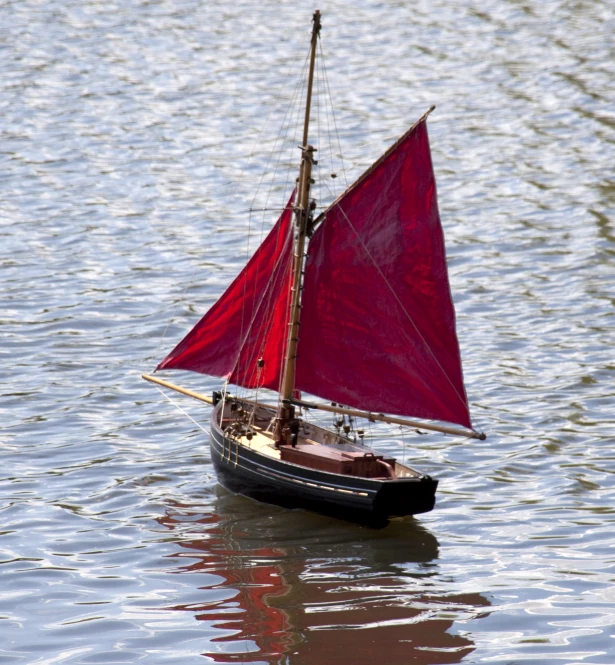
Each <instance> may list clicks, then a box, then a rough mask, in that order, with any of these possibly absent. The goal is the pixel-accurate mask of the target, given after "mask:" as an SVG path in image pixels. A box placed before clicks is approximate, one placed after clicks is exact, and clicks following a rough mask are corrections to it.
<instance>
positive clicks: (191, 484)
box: [0, 0, 615, 665]
mask: <svg viewBox="0 0 615 665" xmlns="http://www.w3.org/2000/svg"><path fill="white" fill-rule="evenodd" d="M295 4H296V3H295ZM311 9H312V8H305V7H303V8H302V7H299V8H297V6H295V5H292V4H290V3H287V2H283V3H272V2H269V3H264V4H262V3H261V4H257V3H253V2H250V1H248V0H241V1H240V2H238V3H234V4H233V5H229V4H226V5H225V4H222V3H218V2H202V0H161V1H159V2H154V1H150V0H142V1H137V0H135V1H134V2H133V1H128V0H110V1H107V2H104V3H103V2H98V1H97V0H87V1H79V2H77V1H76V0H47V1H46V2H37V1H36V0H21V1H20V2H12V1H7V0H5V1H1V0H0V34H1V35H2V39H1V40H0V67H1V71H2V77H1V78H0V113H1V118H2V120H1V121H0V133H1V137H2V142H1V144H0V224H1V225H0V238H1V240H0V242H1V247H2V252H1V253H0V265H1V267H2V276H3V282H2V283H3V289H2V309H1V314H0V316H1V322H2V347H1V353H2V358H3V363H2V365H0V394H1V395H2V401H1V402H0V404H1V405H2V412H1V413H2V433H1V435H0V447H1V448H0V449H1V450H2V473H0V515H1V520H0V564H1V565H0V580H1V582H2V584H1V585H0V636H1V639H0V663H11V664H12V663H37V664H43V663H84V664H85V663H88V664H99V663H100V664H102V663H132V662H138V661H147V662H148V663H165V662H173V663H176V662H182V663H191V662H195V663H197V662H222V663H232V662H238V663H239V662H241V663H290V664H292V665H301V664H304V663H305V664H310V665H312V664H313V663H318V664H319V665H321V664H322V665H327V664H328V663H331V664H332V663H337V662H341V661H342V660H344V661H348V662H352V663H357V664H365V665H368V664H370V665H371V664H372V663H374V662H380V661H384V660H386V662H388V663H400V664H401V663H407V662H417V663H429V664H436V663H457V662H465V663H479V662H481V663H482V662H499V663H506V664H513V663H514V664H517V663H521V662H523V663H529V664H536V665H537V664H538V663H540V664H542V663H545V662H549V661H552V662H557V663H563V664H567V665H573V664H576V663H584V664H588V663H589V664H592V665H612V663H613V662H614V658H615V645H614V642H613V637H614V636H615V627H614V624H615V611H614V607H615V556H614V554H613V553H614V551H615V550H614V548H615V538H614V537H613V526H614V524H615V508H614V507H613V506H614V503H615V482H614V472H615V453H613V446H612V442H613V436H614V435H613V432H614V431H615V416H614V414H613V405H614V403H615V399H614V398H615V388H614V385H615V381H614V379H615V355H614V351H613V348H614V339H615V315H614V305H615V287H614V284H615V268H614V263H615V177H614V176H613V163H615V114H614V112H613V109H614V108H615V105H614V104H615V92H614V91H615V65H614V64H613V63H614V62H615V58H614V55H615V53H614V41H613V34H614V32H615V12H614V9H613V6H612V3H610V2H607V1H606V0H594V1H593V2H581V1H578V2H575V1H572V0H545V1H544V2H531V1H529V2H528V1H523V2H521V1H516V0H486V2H481V3H476V2H472V1H470V0H465V1H463V2H459V3H447V2H443V1H442V0H435V1H432V2H429V3H428V2H423V1H419V2H415V3H406V2H394V3H389V4H386V3H384V4H383V3H378V2H374V1H373V0H360V1H359V2H355V3H348V2H346V1H345V0H338V1H335V2H330V3H326V4H325V5H322V6H321V9H322V10H323V12H324V31H323V50H324V52H325V56H326V62H327V73H328V76H329V81H330V84H331V88H332V91H333V99H334V104H335V108H336V121H337V126H338V128H339V133H340V142H341V145H342V150H343V153H344V165H343V166H342V165H340V164H339V162H337V161H334V162H333V163H332V164H330V163H329V162H328V159H329V153H327V151H326V150H325V148H324V146H319V147H321V162H322V165H323V166H322V172H323V173H324V174H326V173H328V172H329V169H330V170H335V171H337V172H338V173H339V174H340V176H341V177H340V178H339V179H338V180H337V181H336V182H340V183H341V182H343V181H344V178H347V179H348V180H351V179H352V178H353V177H355V176H356V175H357V174H358V173H360V172H361V170H362V169H363V168H365V167H366V166H367V165H368V164H369V163H370V162H371V161H372V159H374V158H375V157H376V156H377V155H378V154H380V152H382V150H383V149H384V148H385V147H386V146H387V145H388V144H389V143H390V141H391V140H392V139H393V138H395V137H396V136H398V135H399V134H400V133H401V132H402V131H403V130H404V129H405V128H406V126H407V125H408V124H409V123H410V122H412V121H413V120H414V119H415V118H416V117H418V116H419V115H420V114H422V113H423V112H424V110H425V109H426V108H427V107H428V106H429V105H431V104H432V103H435V104H437V107H438V108H437V110H436V112H435V113H434V114H433V116H432V118H431V120H430V135H431V141H432V146H433V157H434V163H435V167H436V173H437V178H438V186H439V195H440V205H441V212H442V217H443V221H444V225H445V231H446V237H447V249H448V255H449V266H450V274H451V282H452V288H453V293H454V297H455V303H456V308H457V318H458V332H459V335H460V340H461V346H462V354H463V357H464V371H465V375H466V384H467V390H468V395H469V398H470V401H471V404H472V412H473V416H474V419H475V422H476V424H477V425H478V426H479V427H481V428H484V429H485V430H486V431H487V432H488V433H489V438H488V439H487V440H486V441H484V442H472V443H469V442H467V441H454V440H450V439H442V438H440V437H438V436H435V435H430V436H425V437H421V438H420V439H419V440H418V441H417V440H416V438H409V437H405V438H402V437H400V433H399V431H396V430H381V431H380V433H379V434H380V437H381V442H380V445H381V446H382V447H383V448H385V449H388V450H389V451H390V452H391V453H394V454H397V455H399V456H405V458H406V459H407V460H409V461H412V462H414V463H416V464H417V465H420V466H421V468H423V469H425V470H426V471H427V472H429V473H432V474H434V475H436V476H438V477H439V478H440V479H441V491H440V493H439V503H438V506H437V509H436V511H434V512H433V513H431V514H429V515H426V516H423V517H422V518H421V519H417V520H405V521H400V522H394V523H392V524H391V525H390V526H389V527H388V528H386V529H384V530H382V531H372V530H369V529H365V528H361V527H358V526H356V525H352V524H346V523H342V522H337V521H334V520H329V519H326V518H323V517H318V516H315V515H309V514H304V513H294V512H287V511H283V510H280V509H277V508H276V509H271V508H267V507H263V506H261V505H258V504H254V503H251V502H249V501H246V500H244V499H242V498H240V497H234V496H231V495H229V494H228V493H227V492H225V491H224V490H223V489H221V488H220V487H219V486H218V485H217V483H216V480H215V477H214V476H213V473H212V468H211V465H210V461H209V453H208V448H207V445H206V443H207V440H206V435H205V434H204V433H203V432H202V431H201V429H199V427H197V425H196V424H194V423H193V422H191V421H190V420H188V419H186V418H184V417H183V416H182V415H181V414H179V413H178V412H177V411H176V410H175V409H174V407H173V406H172V405H169V404H168V403H167V402H166V401H165V400H164V399H163V398H162V397H161V396H160V395H159V394H158V393H157V392H156V391H155V390H153V389H152V387H151V386H149V385H143V382H142V381H141V380H140V378H139V374H140V373H141V372H142V371H144V370H149V369H150V368H151V367H152V366H153V365H154V363H155V361H156V360H158V359H160V357H162V355H163V354H164V353H165V352H166V351H167V350H168V349H169V348H170V346H171V345H172V343H173V341H175V340H177V339H178V338H179V337H180V336H181V335H182V333H183V332H184V331H185V330H186V329H187V327H188V326H189V325H190V324H191V323H193V322H194V321H195V320H196V317H197V316H198V314H199V312H202V311H203V310H204V309H205V308H207V307H208V306H209V305H210V304H211V303H212V302H213V301H214V300H215V298H216V297H217V295H219V293H220V292H221V291H222V289H223V288H224V286H225V285H226V284H227V283H228V282H229V280H230V279H231V278H232V277H233V276H234V274H236V272H237V271H238V269H239V267H240V266H241V265H242V263H243V262H244V259H245V256H246V253H247V252H249V250H250V248H251V247H254V246H255V244H256V243H257V242H258V239H259V237H260V234H261V233H262V227H261V219H260V217H254V216H253V217H252V219H251V221H250V222H249V221H248V216H247V215H246V214H245V210H247V209H248V208H249V207H250V206H251V205H254V206H255V207H268V206H278V205H280V204H281V202H283V201H284V200H285V197H286V196H287V195H288V189H289V187H288V186H289V183H290V182H291V180H292V179H293V178H294V170H292V171H291V170H289V169H288V168H287V162H288V163H289V164H292V165H293V168H294V160H295V156H294V154H293V153H294V152H296V147H294V146H295V145H296V140H295V138H294V137H293V136H292V135H289V136H288V137H287V140H286V144H285V152H284V153H283V160H282V162H281V166H282V168H281V172H282V175H281V176H280V179H278V180H272V179H270V178H265V179H264V180H263V183H262V185H261V186H260V188H259V189H258V193H257V195H256V197H255V190H256V189H257V184H258V183H259V181H260V180H261V177H262V174H263V172H264V171H265V172H269V170H270V169H269V167H267V168H266V166H267V163H268V155H269V152H270V151H271V149H272V147H273V146H274V143H275V139H276V136H277V126H278V123H279V122H281V121H282V119H283V116H284V110H285V106H286V104H287V103H288V101H289V100H290V98H291V96H292V94H293V91H294V80H293V79H287V76H288V72H289V70H292V71H294V72H296V71H298V70H299V69H300V67H301V64H302V62H303V57H304V53H305V49H304V46H305V44H306V42H307V38H308V32H309V27H308V22H309V17H310V12H311ZM318 112H319V113H321V114H322V115H319V119H320V120H321V122H322V127H323V129H324V127H325V116H324V108H319V109H318ZM268 117H269V120H268V122H267V123H266V129H265V131H264V133H263V134H261V135H259V131H260V130H261V128H262V127H263V125H264V124H265V120H266V119H267V118H268ZM286 149H288V150H286ZM250 153H253V155H252V159H251V160H250V161H248V159H247V157H248V156H249V155H250ZM321 175H322V174H321ZM325 182H327V183H329V184H322V183H325ZM333 184H334V183H333V182H332V181H330V180H328V181H325V180H324V179H323V178H321V180H320V181H319V197H320V198H321V199H322V200H323V201H324V200H326V199H327V197H330V196H332V195H333V194H334V192H333V191H332V186H333ZM340 186H341V185H340ZM338 187H339V186H338ZM329 188H331V191H330V190H329ZM338 191H339V189H338ZM271 216H272V214H265V215H264V217H263V219H264V222H265V227H266V225H268V224H270V223H271V222H272V219H271V218H270V217H271ZM248 235H249V242H248V245H249V247H248V248H246V238H247V237H248ZM163 337H164V339H163ZM193 382H194V385H198V386H199V387H200V388H201V389H203V390H210V389H212V388H214V387H217V382H216V381H214V380H212V379H209V378H207V377H201V378H199V377H197V378H196V379H193ZM180 405H181V407H182V408H183V409H185V410H186V411H188V412H189V413H190V415H191V416H193V417H194V418H196V419H197V421H198V422H199V423H200V424H201V425H202V426H203V427H206V420H207V414H206V412H201V411H200V410H199V408H198V407H195V405H193V404H189V403H186V402H184V401H181V402H180Z"/></svg>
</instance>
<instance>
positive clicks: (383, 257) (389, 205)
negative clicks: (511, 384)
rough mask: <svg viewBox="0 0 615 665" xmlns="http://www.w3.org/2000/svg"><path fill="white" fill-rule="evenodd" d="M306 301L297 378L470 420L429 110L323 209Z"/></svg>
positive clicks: (334, 391)
mask: <svg viewBox="0 0 615 665" xmlns="http://www.w3.org/2000/svg"><path fill="white" fill-rule="evenodd" d="M302 306H303V309H302V311H301V330H300V340H299V344H298V357H297V372H296V386H297V388H299V389H301V390H303V391H306V392H309V393H312V394H314V395H318V396H320V397H322V398H325V399H327V400H333V401H336V402H339V403H341V404H344V405H348V406H352V407H357V408H360V409H367V410H369V411H375V412H386V413H394V414H398V415H404V416H413V417H419V418H427V419H432V420H445V421H448V422H452V423H459V424H460V425H464V426H465V427H471V423H470V415H469V411H468V405H467V398H466V395H465V389H464V385H463V375H462V369H461V359H460V354H459V345H458V342H457V336H456V333H455V311H454V308H453V303H452V300H451V295H450V289H449V283H448V275H447V269H446V255H445V249H444V237H443V233H442V227H441V224H440V217H439V213H438V204H437V199H436V183H435V177H434V173H433V166H432V162H431V155H430V150H429V139H428V136H427V126H426V120H425V119H424V118H423V119H422V120H420V121H419V122H418V123H417V124H416V125H415V126H414V127H413V128H412V129H411V130H409V132H408V133H407V134H406V135H404V136H403V137H402V138H401V139H400V141H399V142H398V143H397V144H396V145H395V146H394V148H393V149H391V150H390V151H388V152H387V153H385V155H384V157H383V158H381V160H380V161H379V162H377V163H376V165H375V166H374V167H372V168H371V169H370V170H369V171H368V172H367V173H366V174H364V175H363V176H362V177H361V178H359V180H358V181H357V182H356V183H355V184H354V185H353V186H352V187H350V189H349V190H348V191H347V192H346V193H345V194H343V195H342V197H341V198H340V199H339V200H338V201H337V202H335V203H334V204H333V205H332V206H331V207H330V208H329V209H328V211H327V212H326V214H325V219H324V221H323V223H322V224H321V225H320V226H319V227H318V228H317V230H316V232H315V233H314V236H313V237H312V239H311V241H310V245H309V251H308V257H307V263H306V269H305V280H304V291H303V298H302Z"/></svg>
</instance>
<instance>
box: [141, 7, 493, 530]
mask: <svg viewBox="0 0 615 665" xmlns="http://www.w3.org/2000/svg"><path fill="white" fill-rule="evenodd" d="M319 31H320V13H319V12H318V11H317V12H316V13H315V14H314V19H313V31H312V41H311V53H310V69H309V77H308V90H307V96H306V110H305V121H304V130H303V143H302V147H301V153H302V158H301V165H300V170H299V178H298V186H297V190H296V192H293V194H292V195H291V196H290V200H289V201H288V204H287V205H286V207H285V208H284V210H283V212H282V214H281V216H280V218H279V220H278V221H277V223H276V224H275V226H274V227H273V228H272V230H271V232H270V233H269V235H268V236H267V237H266V238H265V240H264V242H263V243H262V244H261V246H260V247H259V248H258V250H257V251H256V253H255V254H254V256H253V257H252V258H251V260H250V261H249V262H248V264H247V265H246V267H245V268H244V269H243V271H242V272H241V273H240V274H239V275H238V276H237V278H236V279H235V281H234V282H233V283H232V284H231V285H230V286H229V288H228V289H227V290H226V292H225V293H224V294H223V295H222V297H221V298H220V299H219V300H218V301H217V302H216V303H215V304H214V305H213V306H212V307H211V309H210V310H209V311H208V312H207V314H205V316H204V317H203V318H202V319H201V320H200V321H199V322H198V323H197V325H196V326H195V327H194V328H193V329H192V330H191V331H190V332H189V333H188V335H187V336H186V337H185V338H184V339H183V340H182V341H181V342H180V343H179V344H178V345H177V346H176V347H175V348H174V349H173V351H171V353H170V354H169V355H168V356H167V357H166V358H165V359H164V360H163V361H162V362H161V363H160V364H159V365H158V367H157V368H156V370H167V369H182V370H189V371H193V372H200V373H203V374H209V375H213V376H219V377H223V378H225V379H226V382H227V383H230V384H233V385H236V386H243V387H245V388H254V389H260V388H268V389H271V390H275V391H278V392H279V401H278V404H277V406H273V405H268V404H264V403H261V402H258V401H254V400H249V399H245V398H240V397H237V396H232V395H231V394H229V393H228V392H226V391H222V392H215V393H214V394H213V396H212V397H211V398H210V397H208V396H204V395H200V394H199V393H195V392H193V391H190V390H186V389H183V388H180V387H178V386H176V385H174V384H171V383H169V382H167V381H164V380H162V379H159V378H156V377H151V376H145V377H144V378H146V379H148V380H150V381H153V382H155V383H158V384H160V385H163V386H166V387H168V388H172V389H174V390H178V391H180V392H183V393H185V394H188V395H191V396H192V397H196V398H197V399H201V400H202V401H205V402H209V403H211V404H212V405H213V406H214V409H213V413H212V416H211V453H212V459H213V462H214V465H215V468H216V471H217V473H218V477H219V479H220V480H221V482H222V483H223V484H225V485H226V486H227V487H229V489H231V490H234V491H238V492H241V493H244V494H248V495H250V496H253V497H256V498H258V499H262V500H265V501H272V502H275V503H281V504H284V505H289V506H306V507H308V508H312V509H315V510H318V511H325V512H339V511H340V510H341V511H344V510H349V511H361V512H362V514H370V515H373V516H378V517H384V518H386V517H390V516H402V515H411V514H416V513H421V512H426V511H429V510H431V509H432V508H433V506H434V503H435V492H436V488H437V484H438V481H437V480H434V479H433V478H431V477H429V476H427V475H424V474H422V473H420V472H418V471H416V470H414V469H412V468H410V467H407V466H406V465H405V464H401V463H400V462H399V461H398V460H395V459H392V458H386V457H385V456H383V455H380V454H378V453H377V452H376V451H374V450H372V449H371V448H368V447H367V446H365V445H363V438H362V437H361V436H360V434H361V433H360V432H359V433H358V436H357V434H352V435H351V431H350V430H351V422H352V419H354V418H359V417H364V418H366V419H367V420H369V421H372V422H374V421H384V422H391V423H397V424H400V425H407V426H411V427H413V428H420V429H426V430H436V431H441V432H446V433H449V434H458V435H461V436H464V437H468V436H469V437H475V438H484V435H483V434H479V433H478V432H476V431H475V430H473V429H472V425H471V421H470V414H469V410H468V403H467V398H466V394H465V388H464V384H463V376H462V368H461V359H460V354H459V345H458V342H457V337H456V332H455V313H454V309H453V303H452V301H451V296H450V290H449V283H448V275H447V269H446V256H445V249H444V238H443V233H442V228H441V225H440V219H439V214H438V205H437V200H436V187H435V178H434V173H433V167H432V163H431V156H430V150H429V141H428V136H427V126H426V121H427V116H428V115H429V113H430V112H431V110H433V109H430V110H429V111H428V112H427V113H426V114H425V115H424V116H423V117H422V118H420V119H419V120H418V121H417V122H416V123H415V124H414V125H413V126H412V127H411V128H410V129H409V130H408V131H407V132H406V133H405V134H404V135H403V136H402V137H401V138H400V139H399V140H398V141H397V142H396V143H395V144H394V145H393V146H392V147H391V148H390V149H389V150H387V151H386V153H385V154H384V155H382V157H380V159H378V160H377V161H376V162H375V164H373V165H372V166H371V167H370V168H369V169H368V170H367V171H366V172H365V173H364V174H363V175H362V176H361V177H360V178H359V179H358V180H357V181H356V182H355V183H354V184H353V185H351V186H350V187H349V188H348V189H347V190H346V191H345V192H344V193H343V194H342V195H341V196H340V197H339V198H338V199H337V200H336V201H335V202H334V203H333V204H332V205H330V206H329V207H328V208H327V209H326V210H325V211H324V212H322V213H321V214H320V215H318V216H316V214H315V208H316V205H315V202H314V201H313V200H312V199H311V196H310V185H311V184H312V166H313V164H314V163H315V159H314V152H315V148H314V147H313V146H312V145H310V144H309V142H308V136H309V119H310V107H311V100H312V81H313V76H314V63H315V57H316V46H317V40H318V37H319ZM299 391H302V392H305V393H310V394H311V395H315V396H317V397H319V398H321V399H324V400H328V401H329V402H330V403H331V405H330V406H329V404H323V403H319V402H314V401H306V400H304V399H302V398H300V396H299ZM342 405H343V406H342ZM311 408H314V409H321V410H325V411H331V412H333V413H335V414H337V416H336V417H337V418H338V420H337V422H336V426H335V427H334V428H332V430H328V429H325V428H322V427H319V426H316V425H315V424H312V423H308V422H307V421H306V420H305V419H303V418H302V417H301V415H300V414H301V412H302V411H303V410H305V409H311ZM385 413H386V414H394V415H384V414H385ZM408 417H411V418H420V419H423V420H422V421H421V422H418V421H416V420H408ZM346 419H348V420H346ZM425 421H429V422H425ZM434 421H438V422H434ZM347 423H348V424H347ZM442 423H444V424H442Z"/></svg>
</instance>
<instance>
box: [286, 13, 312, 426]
mask: <svg viewBox="0 0 615 665" xmlns="http://www.w3.org/2000/svg"><path fill="white" fill-rule="evenodd" d="M312 21H313V27H312V42H311V47H310V71H309V75H308V87H307V97H306V103H305V118H304V121H303V143H302V145H301V166H300V169H299V192H298V197H297V199H298V201H297V206H296V207H295V214H296V225H297V237H296V242H295V252H294V257H293V288H292V300H291V309H290V318H289V324H288V343H287V345H286V356H285V358H284V373H283V377H284V378H283V382H282V390H281V396H282V410H281V413H280V418H281V420H282V422H284V421H288V420H289V419H291V418H293V411H294V409H293V407H292V405H291V404H290V400H291V398H292V396H293V390H294V387H295V365H296V358H297V342H298V340H299V318H300V311H301V307H300V305H301V273H302V271H303V259H304V252H305V239H306V235H307V229H308V224H309V222H310V218H311V213H312V211H311V209H310V185H311V182H312V164H314V163H315V162H314V151H315V148H313V147H312V146H311V145H309V144H308V133H309V126H310V111H311V107H312V87H313V83H314V66H315V63H316V47H317V42H318V35H319V33H320V10H318V9H317V10H316V11H315V12H314V17H313V19H312Z"/></svg>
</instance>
